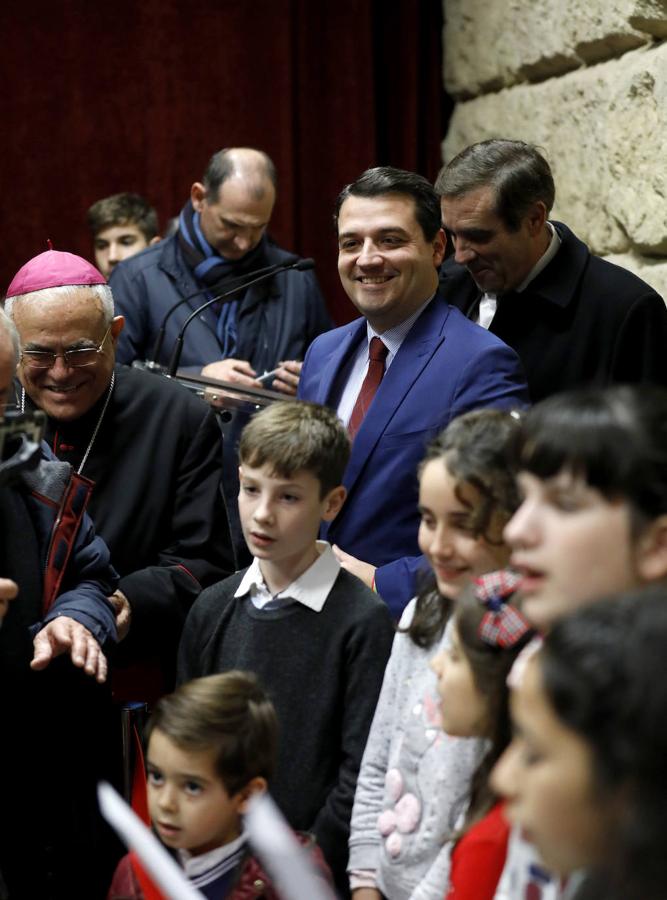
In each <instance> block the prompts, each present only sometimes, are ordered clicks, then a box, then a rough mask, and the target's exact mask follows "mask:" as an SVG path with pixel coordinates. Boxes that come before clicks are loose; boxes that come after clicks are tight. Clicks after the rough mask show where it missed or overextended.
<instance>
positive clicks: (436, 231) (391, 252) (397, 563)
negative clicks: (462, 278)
mask: <svg viewBox="0 0 667 900" xmlns="http://www.w3.org/2000/svg"><path fill="white" fill-rule="evenodd" d="M335 219H336V223H337V228H338V271H339V274H340V278H341V282H342V284H343V287H344V288H345V291H346V292H347V294H348V296H349V297H350V299H351V300H352V302H353V303H354V305H355V306H356V307H357V309H358V310H359V312H360V313H361V314H362V318H360V319H357V320H356V321H354V322H352V323H351V324H350V325H345V326H343V327H342V328H337V329H335V330H333V331H330V332H328V333H326V334H323V335H320V337H318V338H316V340H315V341H314V342H313V343H312V345H311V347H310V349H309V350H308V353H307V354H306V358H305V361H304V365H303V371H302V375H301V381H300V385H299V396H300V397H301V398H303V399H306V400H313V401H316V402H318V403H324V404H326V405H328V406H332V407H334V408H335V409H337V411H338V414H339V416H340V418H341V419H342V420H343V421H344V422H345V423H346V424H347V425H348V428H349V430H350V432H351V434H352V435H353V444H352V456H351V459H350V463H349V465H348V468H347V471H346V474H345V479H344V484H345V487H346V488H347V491H348V496H347V500H346V501H345V505H344V506H343V509H342V510H341V512H340V513H339V514H338V516H337V517H336V519H335V520H334V522H333V523H331V525H330V526H329V528H328V531H327V537H328V539H329V540H330V541H331V542H335V543H336V545H337V546H336V548H335V549H336V552H337V555H338V557H339V559H340V561H341V562H342V564H343V565H344V566H345V567H346V568H347V569H349V570H350V571H351V572H353V573H354V574H356V575H359V577H361V578H362V579H363V580H364V581H366V583H367V584H372V585H374V586H375V587H376V588H377V590H378V592H379V593H380V594H381V595H382V597H383V598H384V600H385V601H386V602H387V604H388V605H389V607H390V609H391V611H392V613H394V614H395V615H396V616H398V615H400V612H401V610H402V609H403V607H404V606H405V605H406V603H407V602H408V600H409V599H410V597H411V596H412V594H413V592H414V576H415V574H416V572H417V570H418V568H419V566H420V559H419V558H418V556H417V555H418V553H419V549H418V546H417V531H418V523H419V514H418V510H417V466H418V464H419V462H420V460H421V458H422V456H423V453H424V448H425V445H426V443H427V442H428V441H429V440H430V439H431V438H432V437H433V436H435V435H436V434H437V433H438V432H439V431H440V430H441V429H442V428H444V426H445V425H447V423H448V422H449V421H450V420H451V419H453V418H454V417H455V416H457V415H460V414H461V413H463V412H466V411H467V410H469V409H473V408H475V407H483V406H496V407H505V408H512V407H516V406H521V405H523V404H524V403H525V402H526V398H527V395H526V389H525V381H524V377H523V373H522V371H521V366H520V363H519V361H518V359H517V357H516V354H515V353H514V352H513V351H512V350H510V349H509V347H507V346H505V344H503V343H502V341H500V340H498V339H497V338H495V337H493V335H490V334H488V333H487V332H485V331H484V329H482V328H479V327H477V326H476V325H473V324H472V323H471V322H468V321H467V320H466V319H465V318H464V317H463V316H462V315H461V313H460V312H459V311H458V310H455V309H453V308H452V307H450V306H448V304H447V303H446V302H445V301H444V300H443V299H442V297H440V296H439V295H438V293H437V289H438V267H439V266H440V264H441V263H442V260H443V256H444V252H445V236H444V234H443V232H442V229H441V227H440V209H439V206H438V199H437V196H436V194H435V192H434V190H433V188H432V187H431V185H430V184H429V183H428V182H427V181H426V179H424V178H422V177H421V176H419V175H415V174H413V173H411V172H405V171H403V170H400V169H393V168H390V167H380V168H376V169H369V170H368V171H366V172H364V173H363V175H361V177H360V178H358V179H357V180H356V181H355V182H354V183H353V184H350V185H348V186H347V187H346V188H344V190H343V191H342V193H341V194H340V196H339V198H338V201H337V205H336V212H335ZM377 338H379V339H380V340H381V341H382V345H380V349H381V354H380V355H381V356H382V357H383V361H381V362H378V361H377V359H376V353H375V351H374V350H373V347H374V346H378V345H377V344H376V339H377ZM378 367H379V368H380V369H381V373H380V378H379V379H378V380H379V386H378V387H377V389H376V392H375V393H374V395H373V394H372V391H371V394H369V392H368V385H369V378H370V379H371V380H372V375H373V372H374V371H376V370H377V368H378ZM380 379H381V380H380Z"/></svg>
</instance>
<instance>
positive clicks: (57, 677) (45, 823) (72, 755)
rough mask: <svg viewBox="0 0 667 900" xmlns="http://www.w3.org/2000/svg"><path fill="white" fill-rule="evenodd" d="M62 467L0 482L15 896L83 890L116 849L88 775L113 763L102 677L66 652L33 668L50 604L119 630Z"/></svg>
mask: <svg viewBox="0 0 667 900" xmlns="http://www.w3.org/2000/svg"><path fill="white" fill-rule="evenodd" d="M45 452H46V453H48V450H46V451H45ZM49 455H50V454H49ZM70 472H71V469H70V466H69V465H68V464H67V463H63V462H60V461H51V460H43V461H42V462H41V463H40V466H39V468H38V469H37V470H36V471H34V472H29V473H23V474H22V475H21V476H20V479H21V480H20V481H19V482H18V483H14V484H11V485H3V486H2V488H0V573H1V574H2V575H3V576H5V577H9V578H12V579H13V580H14V581H16V583H17V584H18V586H19V594H18V596H17V598H16V599H15V600H13V601H12V603H11V604H10V606H9V610H8V612H7V615H6V617H5V619H4V621H3V623H2V628H1V629H0V704H1V708H2V716H3V726H2V741H0V796H2V808H3V816H2V822H0V868H1V869H2V873H3V876H4V878H5V881H6V882H7V887H8V890H9V896H10V897H12V898H22V897H40V898H43V900H55V898H60V897H63V896H67V897H71V898H72V900H79V898H81V900H83V898H84V897H85V898H86V900H92V898H96V897H99V896H100V888H101V886H102V885H105V884H108V877H109V875H108V874H105V873H108V872H110V871H112V870H113V869H112V867H113V864H114V857H115V848H114V846H113V845H112V843H111V841H110V836H109V833H108V831H107V830H106V826H105V825H104V823H103V821H102V819H101V817H100V814H99V811H98V807H97V802H96V796H95V789H96V785H97V782H98V781H99V780H100V779H106V780H110V779H111V780H113V779H115V777H116V773H117V764H118V759H117V757H116V748H117V747H118V746H119V745H120V734H119V727H118V728H117V726H116V720H115V718H114V716H113V714H112V709H111V696H110V691H109V687H108V685H101V684H98V683H97V682H96V681H95V679H94V678H92V677H91V676H90V675H88V674H86V673H85V672H84V671H83V670H82V669H80V668H77V667H76V666H75V665H73V663H72V661H71V659H70V656H69V654H68V653H63V654H61V655H60V656H58V657H57V658H56V659H53V660H51V662H50V663H49V664H48V666H47V667H46V668H45V669H44V670H43V671H33V670H32V669H31V668H30V661H31V659H32V655H33V645H32V638H33V636H34V634H35V632H37V631H39V630H40V629H41V628H42V627H43V626H44V625H45V624H47V623H48V622H49V621H51V620H52V619H55V618H56V617H58V616H67V617H69V618H71V619H74V620H76V621H77V622H79V623H81V624H82V625H84V626H85V627H86V628H88V630H89V631H90V632H91V633H92V634H93V636H94V637H95V638H96V639H97V641H98V642H99V643H100V644H104V643H105V642H106V641H107V640H115V638H116V627H115V620H114V615H113V610H112V609H111V606H110V605H109V603H108V602H107V599H106V598H107V596H108V595H109V594H110V593H112V592H113V590H114V589H115V587H116V585H117V583H118V578H117V576H116V574H115V572H114V571H113V569H112V568H111V566H110V564H109V551H108V550H107V547H106V545H105V544H104V542H103V541H102V540H101V539H100V538H99V537H96V535H95V533H94V531H93V526H92V523H91V521H90V519H89V518H88V517H87V516H86V515H83V508H82V507H83V504H82V502H81V501H82V494H81V492H80V491H79V490H78V489H77V488H76V487H75V489H74V490H73V491H70V485H71V482H70ZM63 500H64V501H65V502H63ZM77 520H78V527H77ZM70 524H71V526H72V527H71V529H70V528H69V526H70ZM68 531H69V532H70V533H69V535H67V534H66V532H68ZM37 772H45V773H46V774H45V777H36V774H35V773H37ZM36 809H39V815H35V810H36ZM75 859H76V862H75ZM75 870H76V871H77V875H78V882H77V884H75V885H73V884H72V877H71V873H72V871H75Z"/></svg>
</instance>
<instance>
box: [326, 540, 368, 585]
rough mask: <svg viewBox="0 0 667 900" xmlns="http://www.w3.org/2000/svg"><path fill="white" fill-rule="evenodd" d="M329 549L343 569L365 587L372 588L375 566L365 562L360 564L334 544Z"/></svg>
mask: <svg viewBox="0 0 667 900" xmlns="http://www.w3.org/2000/svg"><path fill="white" fill-rule="evenodd" d="M331 549H332V550H333V552H334V553H335V554H336V559H337V560H338V562H339V563H340V564H341V566H342V567H343V568H344V569H347V571H348V572H351V573H352V575H356V576H357V578H360V579H361V580H362V581H363V583H364V584H365V585H366V586H367V587H369V588H372V587H373V581H374V580H375V569H376V567H375V566H372V565H371V564H370V563H367V562H362V560H360V559H357V558H356V556H351V555H350V554H349V553H346V552H345V551H344V550H341V549H340V547H339V546H337V545H336V544H334V545H333V547H332V548H331Z"/></svg>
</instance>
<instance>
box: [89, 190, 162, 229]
mask: <svg viewBox="0 0 667 900" xmlns="http://www.w3.org/2000/svg"><path fill="white" fill-rule="evenodd" d="M87 220H88V226H89V228H90V231H91V233H92V235H93V238H96V237H97V235H98V234H99V233H100V231H104V230H105V228H113V227H114V226H115V225H136V226H137V228H138V229H139V231H140V232H141V233H142V234H143V236H144V237H145V238H146V241H152V240H153V238H154V237H157V235H158V221H157V213H156V212H155V210H154V209H153V207H152V206H151V205H150V204H149V202H148V201H147V200H145V199H144V198H143V197H142V196H141V195H140V194H131V193H128V192H127V191H124V192H123V193H121V194H112V195H111V196H110V197H104V198H103V199H102V200H98V201H97V202H96V203H93V205H92V206H91V207H90V209H89V210H88V215H87Z"/></svg>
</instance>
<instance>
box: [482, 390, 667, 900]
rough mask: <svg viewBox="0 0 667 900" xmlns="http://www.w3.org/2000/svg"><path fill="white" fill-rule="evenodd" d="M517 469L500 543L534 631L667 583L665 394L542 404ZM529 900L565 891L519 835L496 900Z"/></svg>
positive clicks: (524, 429)
mask: <svg viewBox="0 0 667 900" xmlns="http://www.w3.org/2000/svg"><path fill="white" fill-rule="evenodd" d="M516 467H517V469H518V481H519V487H520V489H521V493H522V495H523V501H522V503H521V506H520V507H519V509H518V510H517V511H516V513H515V515H514V516H513V518H512V519H511V521H510V522H509V523H508V524H507V527H506V528H505V532H504V535H505V540H506V541H507V543H508V544H509V545H510V547H511V548H512V555H511V558H510V565H511V566H512V568H513V569H514V570H515V571H516V572H518V574H519V575H520V576H521V582H520V585H519V591H520V595H521V597H520V601H519V602H520V604H521V609H522V611H523V613H524V614H525V616H526V618H527V619H528V620H529V621H530V622H531V624H532V625H533V626H535V627H536V628H537V629H538V630H539V631H541V632H542V633H544V634H547V633H548V632H549V631H550V630H551V629H552V628H553V627H554V626H555V625H556V623H557V622H559V621H560V620H561V619H563V618H564V617H565V616H566V615H569V614H570V613H571V612H573V611H575V610H577V609H579V608H581V607H584V606H587V605H589V604H591V603H593V602H595V601H597V600H598V599H599V598H600V597H603V596H606V595H608V594H610V593H613V592H616V591H621V590H627V589H629V588H634V587H641V586H643V585H649V584H651V583H653V582H657V581H661V580H663V579H664V578H665V577H666V576H667V391H665V390H664V389H663V388H658V387H655V386H651V385H648V384H645V385H637V386H632V387H612V388H606V389H594V388H590V389H582V390H579V391H572V392H568V393H564V394H557V395H555V396H553V397H550V398H549V399H547V400H544V401H542V402H541V403H538V404H537V405H536V406H534V407H533V409H531V410H530V411H529V412H528V414H527V415H526V417H525V418H524V420H523V421H522V425H521V431H520V434H519V440H518V442H517V461H516ZM565 890H566V891H567V890H568V889H567V888H566V889H565ZM524 896H535V897H541V898H542V900H556V898H558V897H561V896H563V893H562V886H561V884H560V881H559V879H557V878H552V877H551V876H550V874H549V873H548V871H546V870H545V868H544V866H543V864H542V862H541V860H540V858H539V855H538V854H537V852H536V850H535V848H534V847H532V845H531V844H530V843H529V842H527V841H525V840H524V839H523V838H522V837H521V835H520V833H519V830H518V829H513V831H512V835H511V838H510V844H509V850H508V857H507V864H506V866H505V870H504V872H503V875H502V878H501V880H500V883H499V885H498V890H497V891H496V900H515V898H517V897H524Z"/></svg>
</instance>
